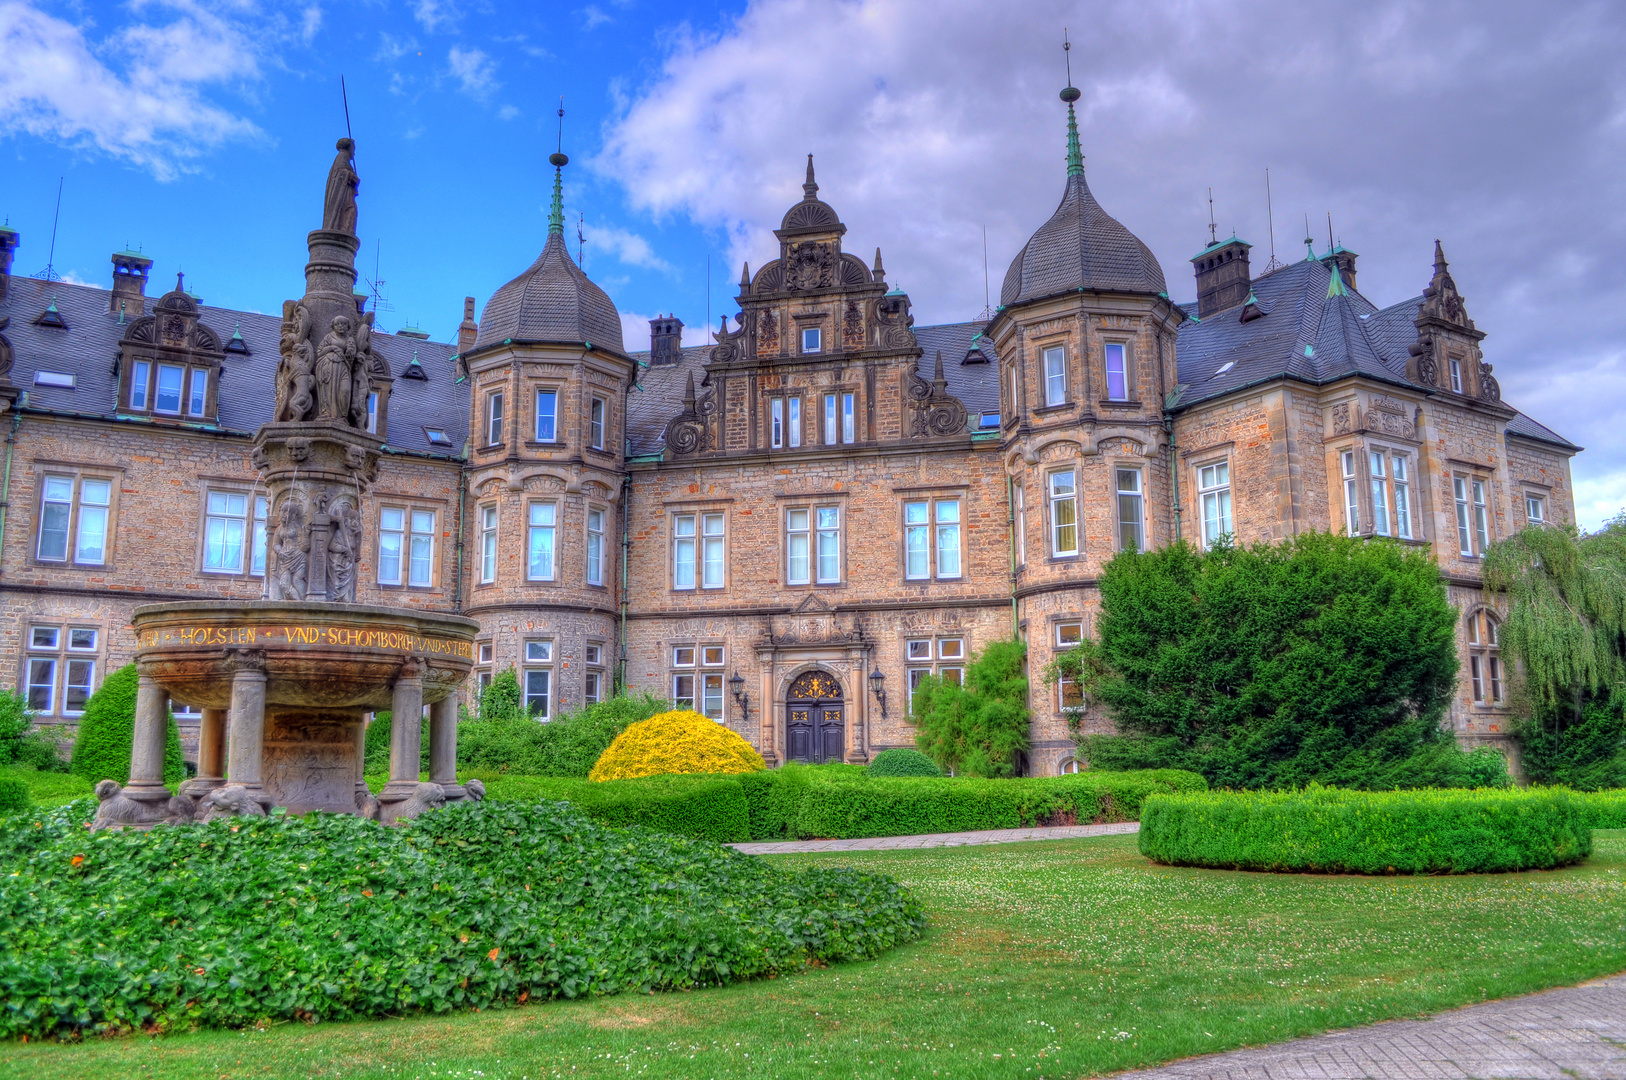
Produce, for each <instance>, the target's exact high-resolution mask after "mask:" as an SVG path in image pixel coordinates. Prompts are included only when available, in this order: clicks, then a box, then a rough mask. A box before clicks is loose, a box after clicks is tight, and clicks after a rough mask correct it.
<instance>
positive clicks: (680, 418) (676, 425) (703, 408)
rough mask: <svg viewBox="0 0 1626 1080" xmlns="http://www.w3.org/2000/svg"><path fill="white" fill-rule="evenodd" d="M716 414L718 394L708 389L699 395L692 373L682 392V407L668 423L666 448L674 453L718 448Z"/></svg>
mask: <svg viewBox="0 0 1626 1080" xmlns="http://www.w3.org/2000/svg"><path fill="white" fill-rule="evenodd" d="M716 414H717V396H716V394H714V393H713V392H712V391H710V390H707V391H706V393H705V394H704V395H702V396H701V397H699V398H696V397H695V392H694V373H693V372H690V373H689V383H688V387H687V389H686V390H685V391H684V394H683V411H682V412H680V413H678V415H676V416H674V417H673V418H672V419H671V420H670V421H669V422H668V423H667V425H666V448H667V449H668V450H670V451H671V452H672V453H674V454H698V453H702V452H703V451H706V450H715V449H716V448H717V446H716V440H715V439H714V438H713V435H712V426H713V425H712V421H713V419H714V418H715V417H716Z"/></svg>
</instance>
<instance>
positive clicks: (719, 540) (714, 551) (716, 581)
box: [699, 510, 728, 589]
mask: <svg viewBox="0 0 1626 1080" xmlns="http://www.w3.org/2000/svg"><path fill="white" fill-rule="evenodd" d="M727 531H728V526H727V522H726V521H725V519H724V517H723V513H722V511H720V510H717V511H712V512H710V513H705V514H701V515H700V552H699V559H700V567H699V569H700V574H699V577H700V587H701V588H702V589H721V588H722V587H723V585H724V584H725V583H726V581H727V576H728V575H727V567H728V563H727V540H728V537H727Z"/></svg>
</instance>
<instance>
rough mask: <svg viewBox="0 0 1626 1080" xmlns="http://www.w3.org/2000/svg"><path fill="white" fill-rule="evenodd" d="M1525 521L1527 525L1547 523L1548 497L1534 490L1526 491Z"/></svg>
mask: <svg viewBox="0 0 1626 1080" xmlns="http://www.w3.org/2000/svg"><path fill="white" fill-rule="evenodd" d="M1524 521H1525V524H1527V525H1536V526H1541V525H1545V524H1547V498H1546V496H1544V495H1537V494H1536V493H1535V492H1533V491H1527V492H1525V493H1524Z"/></svg>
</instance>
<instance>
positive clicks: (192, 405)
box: [186, 368, 209, 417]
mask: <svg viewBox="0 0 1626 1080" xmlns="http://www.w3.org/2000/svg"><path fill="white" fill-rule="evenodd" d="M208 413H209V371H208V369H207V368H192V369H190V370H189V371H188V373H187V387H186V415H188V416H196V417H203V416H207V415H208Z"/></svg>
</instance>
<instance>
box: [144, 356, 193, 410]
mask: <svg viewBox="0 0 1626 1080" xmlns="http://www.w3.org/2000/svg"><path fill="white" fill-rule="evenodd" d="M166 374H170V375H173V376H174V377H175V407H174V408H173V409H166V408H161V407H160V406H159V402H160V400H162V398H161V395H162V394H163V393H164V392H165V391H164V376H165V375H166ZM185 404H186V367H185V366H184V365H181V364H159V365H158V372H157V377H156V378H154V379H153V393H152V411H153V412H154V413H156V414H158V415H159V416H179V415H181V409H182V407H184V406H185Z"/></svg>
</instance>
